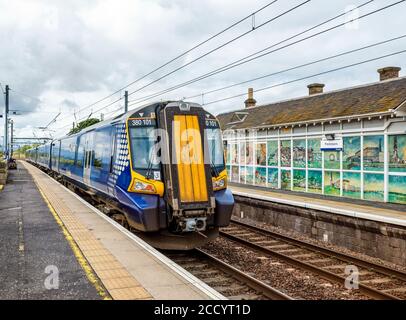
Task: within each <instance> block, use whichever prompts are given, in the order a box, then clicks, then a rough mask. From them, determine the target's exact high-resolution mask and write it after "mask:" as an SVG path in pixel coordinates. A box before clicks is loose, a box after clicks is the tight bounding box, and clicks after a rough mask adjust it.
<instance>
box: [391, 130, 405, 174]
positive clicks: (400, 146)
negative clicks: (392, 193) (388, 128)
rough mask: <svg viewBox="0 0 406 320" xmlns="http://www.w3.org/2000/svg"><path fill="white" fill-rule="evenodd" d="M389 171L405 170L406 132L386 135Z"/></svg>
mask: <svg viewBox="0 0 406 320" xmlns="http://www.w3.org/2000/svg"><path fill="white" fill-rule="evenodd" d="M388 159H389V171H390V172H406V134H400V135H393V136H389V137H388Z"/></svg>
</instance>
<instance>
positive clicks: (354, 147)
mask: <svg viewBox="0 0 406 320" xmlns="http://www.w3.org/2000/svg"><path fill="white" fill-rule="evenodd" d="M343 169H344V170H360V169H361V137H344V138H343Z"/></svg>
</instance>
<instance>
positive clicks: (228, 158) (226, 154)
mask: <svg viewBox="0 0 406 320" xmlns="http://www.w3.org/2000/svg"><path fill="white" fill-rule="evenodd" d="M224 153H225V155H224V156H225V158H226V163H227V164H230V163H231V160H230V159H231V156H230V155H231V144H229V143H227V146H226V148H224Z"/></svg>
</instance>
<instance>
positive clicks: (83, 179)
mask: <svg viewBox="0 0 406 320" xmlns="http://www.w3.org/2000/svg"><path fill="white" fill-rule="evenodd" d="M159 130H161V131H159ZM156 132H160V133H162V132H163V133H164V134H163V135H162V136H161V135H160V133H159V134H157V133H156ZM165 135H166V137H165V138H164V136H165ZM156 146H159V148H156ZM27 157H28V159H29V160H30V161H31V162H33V163H35V164H37V165H40V166H41V167H43V168H46V169H49V170H51V171H52V172H56V173H59V175H60V176H61V177H65V178H66V179H67V180H69V181H70V182H71V183H73V184H77V185H78V186H80V188H81V189H82V190H85V191H86V190H88V191H91V190H94V192H97V195H98V196H99V199H100V200H101V202H102V203H104V204H105V205H106V206H108V207H110V208H113V210H112V211H111V212H113V213H114V212H117V211H119V212H121V213H123V215H124V217H125V221H126V223H128V225H129V226H130V227H132V228H133V229H136V230H139V231H143V232H147V233H154V232H155V233H156V232H162V231H168V232H170V233H171V234H173V235H175V234H176V235H177V237H175V238H177V239H179V238H182V237H183V238H187V236H188V234H191V233H193V232H195V231H198V232H200V233H203V234H204V233H205V232H207V234H215V232H214V231H215V230H216V229H218V227H222V226H227V225H228V224H229V221H230V218H231V212H232V209H233V205H234V199H233V196H232V194H231V192H230V190H229V189H227V183H226V181H227V172H226V170H225V162H224V153H223V145H222V139H221V131H220V128H219V125H218V122H217V120H216V118H215V117H214V116H212V115H211V114H209V113H208V112H206V111H205V110H204V109H202V108H201V107H200V106H199V105H196V104H185V103H183V102H172V103H156V104H152V105H149V106H146V107H141V108H138V109H136V110H133V111H131V112H129V113H127V114H124V115H122V116H119V117H116V118H115V119H112V120H108V121H104V122H101V123H98V124H96V125H94V126H91V127H89V128H86V129H84V130H82V131H81V132H80V133H77V134H75V135H71V136H66V137H63V138H61V139H58V140H54V141H52V142H51V143H48V144H45V145H42V146H38V147H37V148H33V149H31V150H29V151H28V152H27ZM158 158H159V160H160V161H155V160H156V159H158ZM196 159H197V160H196ZM153 160H154V161H153ZM203 160H204V161H203ZM109 212H110V211H109ZM111 215H112V216H114V217H115V216H116V214H115V213H114V214H111ZM213 230H214V231H213ZM170 238H171V237H170ZM172 238H174V237H172ZM172 238H171V239H172ZM193 238H198V237H197V236H196V235H193ZM201 238H204V237H201ZM164 241H167V240H164ZM196 245H198V244H196ZM156 246H157V247H161V248H177V247H176V245H175V246H174V245H168V246H166V245H165V244H164V245H160V244H158V245H156ZM193 246H194V245H192V244H190V243H186V242H185V244H184V247H185V248H186V247H187V248H192V247H193ZM179 249H181V248H179Z"/></svg>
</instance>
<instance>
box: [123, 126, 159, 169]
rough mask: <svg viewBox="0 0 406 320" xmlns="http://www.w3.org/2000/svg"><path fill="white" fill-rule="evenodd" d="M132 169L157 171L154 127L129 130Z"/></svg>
mask: <svg viewBox="0 0 406 320" xmlns="http://www.w3.org/2000/svg"><path fill="white" fill-rule="evenodd" d="M130 139H131V160H132V166H133V169H148V168H151V169H159V162H158V157H157V153H156V152H157V150H156V142H157V138H156V135H155V127H132V128H130Z"/></svg>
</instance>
